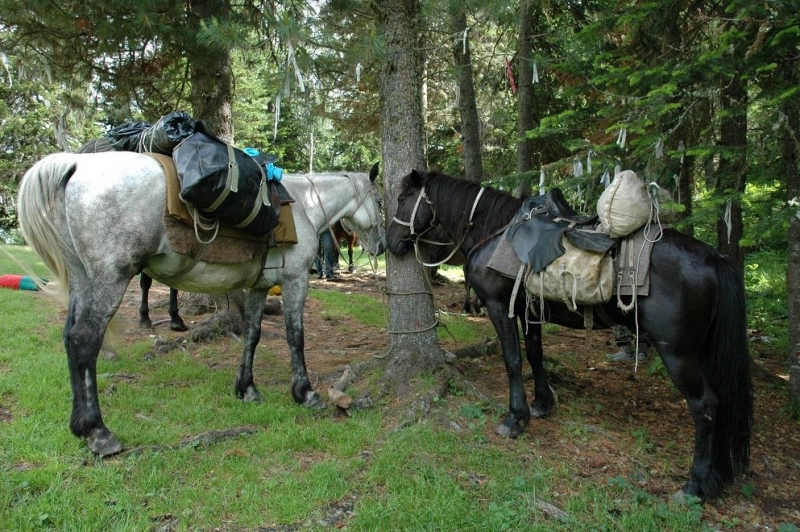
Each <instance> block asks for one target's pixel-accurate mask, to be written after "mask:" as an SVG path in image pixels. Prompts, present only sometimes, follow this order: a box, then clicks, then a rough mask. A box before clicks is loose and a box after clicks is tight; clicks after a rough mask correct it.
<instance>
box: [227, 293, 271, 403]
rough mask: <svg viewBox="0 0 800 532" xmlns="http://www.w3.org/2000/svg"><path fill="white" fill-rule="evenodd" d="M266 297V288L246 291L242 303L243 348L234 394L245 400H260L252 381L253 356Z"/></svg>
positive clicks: (258, 337)
mask: <svg viewBox="0 0 800 532" xmlns="http://www.w3.org/2000/svg"><path fill="white" fill-rule="evenodd" d="M266 299H267V291H266V290H254V289H250V290H248V291H247V295H246V299H245V304H244V328H245V331H244V349H243V350H242V359H241V361H240V362H239V372H238V373H237V374H236V382H235V384H234V389H235V392H236V396H237V397H238V398H239V399H242V400H243V401H245V402H251V401H261V393H260V392H259V391H258V388H256V385H255V383H254V382H253V357H254V356H255V353H256V346H258V341H259V340H260V339H261V318H262V317H263V314H264V303H265V301H266Z"/></svg>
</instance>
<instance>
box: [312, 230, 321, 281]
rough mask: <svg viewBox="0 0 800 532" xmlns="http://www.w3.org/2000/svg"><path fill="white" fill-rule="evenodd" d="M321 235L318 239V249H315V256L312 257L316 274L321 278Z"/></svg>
mask: <svg viewBox="0 0 800 532" xmlns="http://www.w3.org/2000/svg"><path fill="white" fill-rule="evenodd" d="M322 253H323V251H322V237H320V239H319V249H318V250H317V257H316V258H315V259H314V270H315V272H316V274H317V278H319V279H322V277H323V272H322Z"/></svg>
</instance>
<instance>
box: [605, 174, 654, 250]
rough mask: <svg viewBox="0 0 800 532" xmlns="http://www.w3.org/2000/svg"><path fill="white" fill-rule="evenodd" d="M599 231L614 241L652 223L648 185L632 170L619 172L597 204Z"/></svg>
mask: <svg viewBox="0 0 800 532" xmlns="http://www.w3.org/2000/svg"><path fill="white" fill-rule="evenodd" d="M597 215H598V217H599V219H600V231H602V232H604V233H608V235H609V236H610V237H611V238H620V237H623V236H628V235H629V234H631V233H633V232H634V231H636V230H637V229H639V228H640V227H642V226H643V225H644V224H646V223H647V222H648V220H650V195H649V194H648V193H647V186H646V185H645V184H644V182H643V181H642V180H641V179H639V178H638V177H637V176H636V174H635V173H634V172H632V171H631V170H625V171H624V172H620V173H619V174H617V175H616V176H615V177H614V181H612V182H611V185H609V187H608V188H607V189H605V190H604V191H603V193H602V194H601V195H600V199H599V200H598V201H597Z"/></svg>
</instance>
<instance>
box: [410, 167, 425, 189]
mask: <svg viewBox="0 0 800 532" xmlns="http://www.w3.org/2000/svg"><path fill="white" fill-rule="evenodd" d="M408 179H409V182H410V183H411V184H412V185H414V186H415V187H417V188H421V187H422V174H421V173H420V172H417V171H416V170H411V173H410V174H408Z"/></svg>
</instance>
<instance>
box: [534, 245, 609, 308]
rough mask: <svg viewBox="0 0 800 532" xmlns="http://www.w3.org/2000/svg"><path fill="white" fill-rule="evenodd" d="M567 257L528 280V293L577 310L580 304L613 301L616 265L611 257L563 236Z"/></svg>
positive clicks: (556, 260)
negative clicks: (584, 247) (583, 246)
mask: <svg viewBox="0 0 800 532" xmlns="http://www.w3.org/2000/svg"><path fill="white" fill-rule="evenodd" d="M561 243H562V245H563V246H564V249H565V251H564V254H563V255H561V256H560V257H558V258H557V259H555V260H554V261H553V262H551V263H550V264H549V265H547V267H545V268H544V269H543V270H541V271H539V272H531V273H530V274H529V275H528V276H527V277H526V279H525V289H526V290H527V291H528V293H530V294H532V295H534V296H537V297H539V298H541V299H544V300H548V301H559V302H563V303H564V304H566V305H567V307H568V308H569V309H570V310H572V311H575V310H576V309H577V306H578V305H598V304H600V303H606V302H608V301H609V300H610V299H611V295H612V291H613V290H614V265H613V261H612V258H611V255H609V254H608V253H597V252H594V251H587V250H584V249H581V248H579V247H577V246H575V245H574V244H572V243H571V242H570V241H569V239H568V238H566V237H562V239H561Z"/></svg>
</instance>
